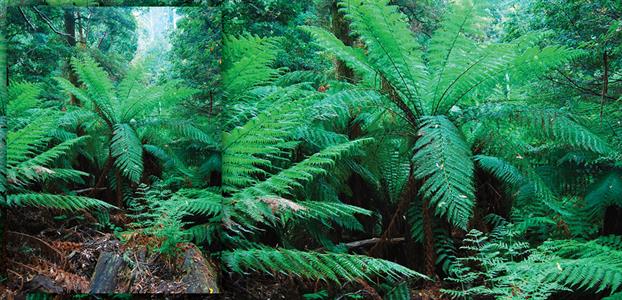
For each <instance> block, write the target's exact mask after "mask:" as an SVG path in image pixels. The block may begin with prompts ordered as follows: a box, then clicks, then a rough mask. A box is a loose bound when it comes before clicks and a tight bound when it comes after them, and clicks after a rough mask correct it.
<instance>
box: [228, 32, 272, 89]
mask: <svg viewBox="0 0 622 300" xmlns="http://www.w3.org/2000/svg"><path fill="white" fill-rule="evenodd" d="M223 43H224V54H223V56H224V57H225V58H226V60H225V62H224V65H223V74H222V82H224V83H225V85H224V87H223V91H224V92H225V94H226V95H228V96H229V97H231V98H232V99H234V98H235V97H239V96H240V95H244V94H245V93H246V91H248V90H249V89H250V88H252V87H255V86H258V85H261V84H266V83H268V82H270V81H272V80H274V79H276V77H277V76H278V75H279V73H280V70H278V69H273V68H272V67H271V65H272V63H273V62H274V61H275V59H276V55H277V53H278V47H277V41H276V40H275V39H272V38H260V37H255V36H252V35H247V36H243V37H234V36H227V37H226V38H225V40H224V42H223Z"/></svg>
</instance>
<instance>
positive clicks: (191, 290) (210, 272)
mask: <svg viewBox="0 0 622 300" xmlns="http://www.w3.org/2000/svg"><path fill="white" fill-rule="evenodd" d="M182 268H183V271H184V276H183V277H182V282H183V283H185V284H187V285H188V288H187V289H186V293H188V294H217V293H220V289H219V287H218V269H217V268H216V265H215V264H214V263H213V262H211V261H209V260H207V259H205V257H203V255H202V254H201V251H199V250H198V249H196V248H195V247H191V248H188V250H186V253H185V256H184V263H183V266H182Z"/></svg>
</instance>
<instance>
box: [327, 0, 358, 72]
mask: <svg viewBox="0 0 622 300" xmlns="http://www.w3.org/2000/svg"><path fill="white" fill-rule="evenodd" d="M331 17H332V20H331V27H332V31H333V34H334V35H335V37H337V38H338V39H339V40H341V41H342V42H343V43H344V44H345V45H346V46H352V37H350V26H349V24H348V21H347V20H346V19H345V18H344V16H343V14H342V13H341V12H339V6H338V5H337V1H333V5H332V6H331ZM335 71H336V73H337V74H336V75H337V80H347V81H350V82H353V81H354V71H353V70H352V69H351V68H349V67H348V66H347V65H346V64H345V63H344V62H343V61H341V60H338V59H337V60H335Z"/></svg>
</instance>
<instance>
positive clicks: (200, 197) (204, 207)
mask: <svg viewBox="0 0 622 300" xmlns="http://www.w3.org/2000/svg"><path fill="white" fill-rule="evenodd" d="M173 199H174V200H175V201H178V202H179V206H180V209H182V210H184V211H187V212H190V213H193V214H199V215H212V216H213V215H217V214H218V213H220V211H221V210H222V206H223V204H224V198H223V196H222V195H219V194H216V193H214V192H211V191H209V190H200V189H182V190H179V191H178V192H176V193H175V194H174V195H173Z"/></svg>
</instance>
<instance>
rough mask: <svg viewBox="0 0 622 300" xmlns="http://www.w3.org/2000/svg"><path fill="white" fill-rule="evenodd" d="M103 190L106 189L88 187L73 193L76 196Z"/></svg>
mask: <svg viewBox="0 0 622 300" xmlns="http://www.w3.org/2000/svg"><path fill="white" fill-rule="evenodd" d="M105 189H107V188H105V187H99V188H94V187H90V188H85V189H80V190H75V191H73V192H74V193H76V194H80V193H84V192H91V191H102V190H105Z"/></svg>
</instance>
